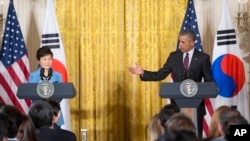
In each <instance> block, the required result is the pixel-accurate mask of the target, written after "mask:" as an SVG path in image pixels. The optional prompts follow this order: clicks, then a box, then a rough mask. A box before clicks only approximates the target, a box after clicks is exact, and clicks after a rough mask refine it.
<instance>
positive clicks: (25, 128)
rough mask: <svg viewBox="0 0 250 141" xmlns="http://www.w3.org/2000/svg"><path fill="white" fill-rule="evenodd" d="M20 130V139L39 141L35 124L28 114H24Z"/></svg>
mask: <svg viewBox="0 0 250 141" xmlns="http://www.w3.org/2000/svg"><path fill="white" fill-rule="evenodd" d="M20 132H21V135H22V136H21V138H20V141H37V137H36V132H35V127H34V124H33V122H32V120H31V118H30V117H29V116H28V115H23V122H22V124H21V128H20Z"/></svg>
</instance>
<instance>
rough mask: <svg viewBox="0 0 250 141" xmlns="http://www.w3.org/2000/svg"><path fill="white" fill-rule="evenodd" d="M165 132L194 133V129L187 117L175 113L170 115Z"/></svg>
mask: <svg viewBox="0 0 250 141" xmlns="http://www.w3.org/2000/svg"><path fill="white" fill-rule="evenodd" d="M165 127H166V129H167V132H169V131H183V130H185V131H190V132H195V130H196V128H195V125H194V123H193V121H192V120H191V118H189V117H188V116H186V115H185V114H183V113H176V114H174V115H172V116H171V117H170V118H169V119H168V121H167V122H166V124H165Z"/></svg>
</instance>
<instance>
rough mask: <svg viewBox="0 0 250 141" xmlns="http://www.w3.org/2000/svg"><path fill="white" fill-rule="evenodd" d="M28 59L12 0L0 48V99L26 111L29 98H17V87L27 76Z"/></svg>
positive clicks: (24, 81)
mask: <svg viewBox="0 0 250 141" xmlns="http://www.w3.org/2000/svg"><path fill="white" fill-rule="evenodd" d="M29 73H30V71H29V59H28V55H27V50H26V45H25V42H24V39H23V35H22V32H21V28H20V25H19V22H18V19H17V15H16V11H15V8H14V4H13V0H10V2H9V8H8V13H7V17H6V24H5V30H4V36H3V42H2V48H1V50H0V80H1V81H0V93H1V95H0V101H2V102H4V103H6V104H11V105H14V106H15V107H17V108H18V109H19V110H20V111H22V112H27V111H28V109H29V106H30V104H31V101H30V100H23V99H18V97H17V96H16V92H17V88H18V85H19V84H20V83H26V82H27V80H28V77H29Z"/></svg>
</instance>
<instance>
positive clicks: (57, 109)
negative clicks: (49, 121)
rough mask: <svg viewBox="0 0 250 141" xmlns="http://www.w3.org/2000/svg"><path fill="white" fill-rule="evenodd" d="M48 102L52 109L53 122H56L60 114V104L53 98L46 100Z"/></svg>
mask: <svg viewBox="0 0 250 141" xmlns="http://www.w3.org/2000/svg"><path fill="white" fill-rule="evenodd" d="M48 103H49V104H50V106H51V107H52V109H53V123H57V121H58V119H59V117H60V114H61V108H60V104H59V103H58V102H57V101H55V100H48Z"/></svg>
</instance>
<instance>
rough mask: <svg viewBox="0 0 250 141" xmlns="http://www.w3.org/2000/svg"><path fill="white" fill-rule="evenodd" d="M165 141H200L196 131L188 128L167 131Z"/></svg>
mask: <svg viewBox="0 0 250 141" xmlns="http://www.w3.org/2000/svg"><path fill="white" fill-rule="evenodd" d="M166 134H167V135H166V136H167V138H166V139H165V141H200V140H201V139H200V138H198V137H197V135H196V134H195V132H192V131H187V130H174V131H168V132H167V133H166Z"/></svg>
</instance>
